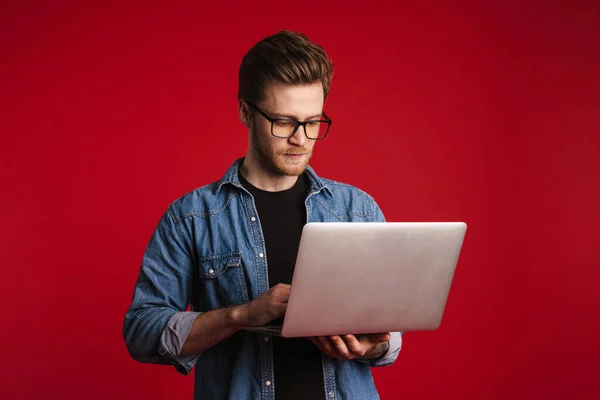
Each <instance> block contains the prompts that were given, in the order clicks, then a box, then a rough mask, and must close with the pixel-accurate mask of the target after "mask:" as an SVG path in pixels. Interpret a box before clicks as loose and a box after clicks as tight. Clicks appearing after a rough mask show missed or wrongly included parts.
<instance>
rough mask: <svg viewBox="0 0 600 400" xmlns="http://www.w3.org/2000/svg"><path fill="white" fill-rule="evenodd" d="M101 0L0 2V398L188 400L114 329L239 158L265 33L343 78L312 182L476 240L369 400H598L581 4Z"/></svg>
mask: <svg viewBox="0 0 600 400" xmlns="http://www.w3.org/2000/svg"><path fill="white" fill-rule="evenodd" d="M84 3H89V2H84ZM101 3H103V2H98V4H97V5H90V4H85V5H74V4H66V3H60V4H59V3H57V2H15V3H14V4H8V3H6V2H3V4H2V6H1V7H2V8H1V27H0V46H1V47H0V60H1V71H0V96H1V97H0V99H1V102H0V113H1V116H2V117H1V119H0V129H1V132H2V135H1V138H2V139H1V140H2V142H1V143H0V144H1V161H0V163H1V170H0V174H1V175H0V176H1V185H2V190H1V197H0V210H1V211H0V212H1V224H2V230H0V243H1V246H2V247H1V252H2V261H1V265H2V278H0V293H1V295H0V296H1V299H0V300H1V304H2V305H3V306H4V309H3V315H2V318H1V319H0V320H1V321H2V322H1V323H0V324H1V326H2V328H1V332H0V335H1V336H0V343H2V345H1V346H0V348H1V350H0V351H1V353H2V362H1V364H0V365H1V366H0V380H1V382H0V397H1V398H3V399H9V398H10V399H12V398H15V399H33V398H42V397H43V398H61V399H80V398H86V399H105V398H111V399H128V398H145V399H148V400H150V399H162V398H167V397H169V398H190V396H191V393H192V385H193V378H192V377H191V376H189V377H181V376H179V375H178V374H177V373H176V372H175V371H174V369H172V368H169V367H161V366H154V365H143V364H139V363H136V362H135V361H133V360H132V359H131V358H129V356H128V354H127V351H126V349H125V345H124V343H123V340H122V338H121V324H122V320H123V315H124V312H125V310H126V308H127V307H128V305H129V302H130V300H131V295H132V289H133V285H134V282H135V278H136V276H137V273H138V268H139V264H140V261H141V257H142V253H143V251H144V249H145V246H146V244H147V241H148V239H149V237H150V235H151V233H152V231H153V229H154V227H155V225H156V223H157V222H158V219H159V217H160V216H161V214H162V213H163V211H164V210H165V208H166V206H167V205H168V203H169V202H171V201H172V200H174V199H175V198H177V197H179V196H180V195H182V194H184V193H186V192H188V191H190V190H192V189H194V188H195V187H198V186H200V185H203V184H205V183H208V182H210V181H214V180H216V179H218V178H220V176H221V174H222V173H223V172H224V171H225V169H226V168H227V167H228V166H229V164H230V163H231V162H232V161H233V159H235V158H236V157H239V156H241V155H243V154H244V152H245V149H246V131H245V129H244V127H243V126H242V124H241V123H240V122H239V120H238V118H237V109H236V93H237V71H238V68H239V63H240V61H241V58H242V56H243V54H244V53H245V52H246V51H247V50H248V49H249V48H250V47H251V46H252V45H253V44H254V43H255V42H256V41H258V40H260V39H261V38H262V37H264V36H266V35H269V34H272V33H275V32H276V31H277V30H278V29H282V28H288V29H292V30H297V31H301V32H304V33H306V34H307V35H308V36H309V37H310V38H311V39H313V40H314V41H315V42H317V43H319V44H321V45H322V46H323V47H325V49H326V50H327V51H328V52H329V54H330V56H331V58H332V59H333V61H334V63H335V65H336V68H337V69H336V74H335V77H334V80H333V86H332V92H331V96H330V98H329V99H328V102H327V104H326V108H325V109H326V112H327V113H328V115H329V116H330V117H331V118H332V119H333V121H334V124H333V126H332V131H331V133H330V136H329V137H328V138H327V140H326V141H324V142H322V143H319V144H318V145H317V147H316V152H315V157H314V159H313V160H314V161H313V166H314V167H315V168H316V170H317V171H318V172H319V173H320V174H321V175H322V176H326V177H329V178H332V179H337V180H341V181H345V182H349V183H351V184H354V185H357V186H359V187H361V188H363V189H365V190H367V191H368V192H369V193H371V194H372V195H373V196H374V197H375V198H376V200H377V201H378V202H379V203H380V205H381V207H382V209H383V211H384V213H385V214H386V216H387V218H388V220H390V221H435V220H442V221H445V220H463V221H466V222H467V223H468V224H469V230H468V232H467V237H466V240H465V247H464V250H463V253H462V254H461V258H460V262H459V266H458V269H457V273H456V277H455V281H454V283H453V286H452V289H451V292H450V297H449V300H448V304H447V308H446V314H445V316H444V320H443V322H442V326H441V328H440V329H439V330H437V331H434V332H422V333H409V334H406V336H405V338H404V339H405V347H404V349H403V351H402V353H401V356H400V358H399V359H398V361H397V363H396V364H395V365H393V366H392V367H388V368H384V369H378V370H375V371H374V374H375V378H376V383H377V385H378V387H379V390H380V392H381V395H382V398H383V399H396V398H398V399H399V398H407V397H410V398H420V399H434V398H440V397H441V396H451V397H452V398H459V397H460V398H464V399H482V398H485V399H505V398H516V399H526V398H545V399H559V398H578V399H587V398H590V399H591V398H599V397H600V380H599V379H598V376H599V374H600V368H599V362H598V359H599V356H600V346H599V345H598V338H599V337H600V324H599V322H598V310H599V307H600V297H599V295H598V279H599V278H600V273H599V269H598V267H599V266H600V256H599V254H600V252H599V251H598V250H599V247H600V246H599V236H600V235H599V234H598V226H600V215H599V214H600V213H599V211H598V208H599V204H600V184H599V181H600V179H599V178H600V177H599V175H600V174H599V171H600V168H599V167H600V165H599V152H598V148H599V145H600V111H599V110H600V95H599V93H600V78H599V75H600V74H599V71H600V13H599V7H598V5H597V4H598V3H597V2H596V6H593V5H591V4H592V2H590V3H589V4H590V5H588V6H586V5H576V4H575V3H574V2H568V3H567V2H565V3H566V4H565V5H563V6H556V5H552V6H550V5H546V6H545V8H544V9H536V8H534V7H528V8H525V7H521V8H514V7H513V8H511V9H506V8H503V9H501V8H499V7H498V8H493V7H492V6H481V5H480V6H477V7H470V8H467V7H463V8H462V9H460V10H458V9H456V10H450V9H442V8H439V7H433V6H431V7H429V8H428V9H427V10H426V9H422V10H416V9H414V8H408V7H404V8H403V7H399V6H390V5H385V4H377V3H376V2H371V3H370V7H368V8H366V7H365V6H364V5H362V6H360V7H358V6H356V7H354V6H351V5H349V4H348V5H345V6H343V7H341V6H339V5H318V6H316V5H312V6H308V5H307V4H302V5H298V4H296V5H285V6H284V5H283V3H279V4H271V5H269V6H266V5H262V6H259V5H255V4H251V3H252V2H244V3H243V4H242V3H239V4H238V3H235V4H234V3H232V2H217V3H219V4H217V5H214V4H212V5H210V6H208V5H199V4H198V3H195V4H193V5H191V4H186V5H177V6H175V5H167V4H166V3H165V4H162V5H157V4H149V3H148V2H146V3H140V4H138V5H136V4H121V3H120V4H117V5H114V6H108V5H101Z"/></svg>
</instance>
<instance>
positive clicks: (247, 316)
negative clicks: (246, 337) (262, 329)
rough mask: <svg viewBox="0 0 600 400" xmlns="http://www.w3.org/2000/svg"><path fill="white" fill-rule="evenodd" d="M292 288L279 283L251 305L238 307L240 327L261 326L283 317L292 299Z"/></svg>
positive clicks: (237, 318)
mask: <svg viewBox="0 0 600 400" xmlns="http://www.w3.org/2000/svg"><path fill="white" fill-rule="evenodd" d="M290 287H291V286H290V285H286V284H284V283H279V284H277V285H275V286H273V287H272V288H271V289H269V290H268V291H267V292H266V293H264V294H263V295H262V296H259V297H257V298H256V299H254V300H252V301H251V302H250V303H248V304H243V305H241V306H238V307H237V314H236V315H237V316H236V320H237V321H238V325H239V326H261V325H266V324H268V323H269V322H271V321H273V320H274V319H277V318H281V317H283V314H285V310H286V309H287V302H288V298H289V297H290Z"/></svg>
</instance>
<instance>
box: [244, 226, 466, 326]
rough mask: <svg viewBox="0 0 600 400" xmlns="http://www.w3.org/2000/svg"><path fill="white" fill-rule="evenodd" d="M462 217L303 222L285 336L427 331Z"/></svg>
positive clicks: (443, 293) (452, 263)
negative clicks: (458, 219)
mask: <svg viewBox="0 0 600 400" xmlns="http://www.w3.org/2000/svg"><path fill="white" fill-rule="evenodd" d="M466 229H467V225H466V224H465V223H463V222H382V223H379V222H376V223H374V222H353V223H345V222H339V223H338V222H333V223H326V222H311V223H308V224H306V225H305V226H304V229H303V231H302V237H301V240H300V248H299V250H298V257H297V259H296V266H295V269H294V276H293V279H292V284H291V289H290V297H289V299H288V305H287V310H286V313H285V318H284V321H283V325H282V326H276V325H269V326H261V327H246V328H244V329H245V330H249V331H256V332H262V333H266V334H271V335H276V336H284V337H306V336H325V335H340V334H361V333H376V332H396V331H404V332H405V331H418V330H432V329H437V328H438V327H439V326H440V323H441V320H442V314H443V313H444V308H445V306H446V300H447V298H448V293H449V290H450V285H451V283H452V278H453V276H454V271H455V268H456V264H457V262H458V258H459V254H460V251H461V248H462V244H463V239H464V236H465V233H466Z"/></svg>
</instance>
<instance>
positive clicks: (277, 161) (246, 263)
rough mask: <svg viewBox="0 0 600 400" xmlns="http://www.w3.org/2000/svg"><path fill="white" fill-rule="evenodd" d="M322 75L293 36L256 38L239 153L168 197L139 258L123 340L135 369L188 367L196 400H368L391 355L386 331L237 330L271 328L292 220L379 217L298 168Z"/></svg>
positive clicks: (349, 192)
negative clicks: (376, 373)
mask: <svg viewBox="0 0 600 400" xmlns="http://www.w3.org/2000/svg"><path fill="white" fill-rule="evenodd" d="M332 73H333V67H332V64H331V63H330V61H329V59H328V57H327V55H326V54H325V52H324V51H323V49H322V48H321V47H319V46H317V45H315V44H314V43H312V42H310V41H309V40H308V39H307V38H306V37H305V36H304V35H301V34H296V33H293V32H289V31H281V32H279V33H277V34H275V35H273V36H270V37H267V38H265V39H263V40H262V41H260V42H259V43H257V44H256V45H255V46H254V47H253V48H252V49H251V50H250V51H249V52H248V53H247V54H246V55H245V56H244V58H243V60H242V64H241V67H240V73H239V93H238V98H239V117H240V119H241V121H242V122H243V123H244V125H246V126H247V127H248V137H249V144H248V151H247V153H246V156H245V158H243V159H240V160H237V161H236V162H234V163H233V165H232V166H231V167H230V169H229V170H228V171H227V172H226V173H225V175H224V176H223V178H222V179H221V180H219V181H217V182H215V183H212V184H209V185H207V186H204V187H201V188H199V189H196V190H194V191H193V192H191V193H189V194H187V195H185V196H183V197H181V198H179V199H177V200H176V201H175V202H173V203H172V204H171V205H170V206H169V207H168V209H167V211H166V212H165V214H164V216H163V217H162V219H161V220H160V222H159V224H158V226H157V228H156V230H155V232H154V234H153V236H152V238H151V240H150V243H149V245H148V248H147V249H146V252H145V254H144V257H143V261H142V266H141V271H140V275H139V278H138V280H137V283H136V286H135V291H134V296H133V301H132V304H131V307H130V308H129V310H128V312H127V314H126V317H125V322H124V326H123V336H124V338H125V342H126V344H127V348H128V350H129V352H130V354H131V355H132V357H133V358H135V359H136V360H138V361H141V362H152V363H159V364H173V365H174V366H175V368H176V369H177V370H178V371H180V372H181V373H184V374H187V373H189V372H190V371H191V369H192V367H193V366H194V365H195V367H196V371H195V390H194V397H195V398H196V399H274V398H276V399H277V400H280V399H318V398H321V399H323V398H327V399H361V400H363V399H374V398H378V395H377V391H376V389H375V386H374V383H373V378H372V375H371V372H370V367H371V366H384V365H390V364H391V363H393V362H394V361H395V359H396V358H397V356H398V352H399V351H400V346H401V336H400V333H398V332H394V333H380V334H372V335H361V336H359V337H355V336H353V335H344V336H332V337H315V338H308V339H305V338H300V339H285V338H278V337H271V336H268V335H262V334H258V333H251V332H247V331H243V330H240V327H242V326H250V325H252V326H260V325H265V324H267V323H271V322H273V321H275V320H279V321H281V318H282V317H283V315H284V313H285V309H286V304H287V299H288V294H289V291H290V283H291V279H292V274H293V269H294V264H295V260H296V255H297V252H298V246H299V241H300V234H301V231H302V227H303V225H304V224H305V223H306V222H308V221H318V222H331V221H336V222H338V221H348V222H353V221H384V217H383V214H382V213H381V210H380V209H379V207H378V206H377V204H376V203H375V201H374V200H373V198H372V197H370V196H369V195H368V194H366V193H364V192H362V191H360V190H358V189H356V188H354V187H352V186H350V185H346V184H342V183H338V182H334V181H331V180H327V179H323V178H320V177H318V176H317V175H316V173H315V172H314V171H313V170H312V169H311V168H310V167H308V162H309V160H310V158H311V155H312V152H313V148H314V145H315V143H316V141H317V140H320V139H323V138H325V136H326V134H327V132H328V130H329V127H330V125H331V120H330V119H329V118H328V117H327V115H326V114H325V113H324V112H323V104H324V101H325V98H326V96H327V94H328V92H329V87H330V83H331V77H332ZM188 305H190V308H191V310H192V311H189V312H186V311H184V310H186V308H187V306H188Z"/></svg>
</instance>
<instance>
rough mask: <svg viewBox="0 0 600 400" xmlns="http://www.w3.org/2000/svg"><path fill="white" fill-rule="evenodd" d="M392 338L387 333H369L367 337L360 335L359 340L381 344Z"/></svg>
mask: <svg viewBox="0 0 600 400" xmlns="http://www.w3.org/2000/svg"><path fill="white" fill-rule="evenodd" d="M391 337H392V335H390V334H389V333H387V332H385V333H371V334H369V335H362V336H361V340H362V339H366V340H368V341H369V342H372V343H381V342H385V341H387V340H390V339H391Z"/></svg>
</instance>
